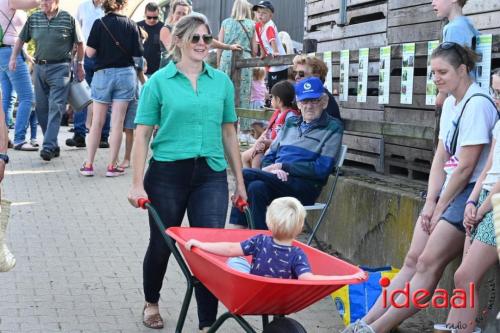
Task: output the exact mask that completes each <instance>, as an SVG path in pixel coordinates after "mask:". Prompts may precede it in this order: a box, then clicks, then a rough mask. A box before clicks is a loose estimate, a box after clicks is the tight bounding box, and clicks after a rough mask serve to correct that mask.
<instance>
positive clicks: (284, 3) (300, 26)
mask: <svg viewBox="0 0 500 333" xmlns="http://www.w3.org/2000/svg"><path fill="white" fill-rule="evenodd" d="M233 2H234V1H233V0H193V9H194V10H195V11H198V12H200V13H203V14H205V15H206V16H207V18H208V20H209V22H210V25H211V28H212V30H213V31H214V33H215V34H217V33H218V32H219V29H220V24H221V22H222V21H223V20H224V19H225V18H227V17H229V16H230V15H231V9H232V8H233ZM249 2H250V3H253V4H256V3H258V2H259V1H258V0H249ZM272 2H273V5H274V7H275V15H274V17H273V20H274V22H275V23H276V25H277V26H278V29H279V31H282V30H284V31H286V32H288V33H289V34H290V36H291V37H292V39H293V40H295V41H298V42H302V39H303V38H304V6H305V1H304V0H273V1H272Z"/></svg>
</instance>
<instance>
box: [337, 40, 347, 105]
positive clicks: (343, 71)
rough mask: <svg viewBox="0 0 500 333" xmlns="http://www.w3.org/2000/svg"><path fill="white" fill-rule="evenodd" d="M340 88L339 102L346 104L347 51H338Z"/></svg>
mask: <svg viewBox="0 0 500 333" xmlns="http://www.w3.org/2000/svg"><path fill="white" fill-rule="evenodd" d="M339 83H340V88H339V100H340V101H343V102H346V101H347V99H348V98H349V50H342V51H340V82H339Z"/></svg>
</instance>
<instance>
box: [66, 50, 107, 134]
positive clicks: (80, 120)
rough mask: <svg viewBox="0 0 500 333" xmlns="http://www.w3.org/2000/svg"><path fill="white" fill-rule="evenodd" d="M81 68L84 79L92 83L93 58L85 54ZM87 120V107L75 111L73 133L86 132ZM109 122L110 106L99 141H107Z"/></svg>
mask: <svg viewBox="0 0 500 333" xmlns="http://www.w3.org/2000/svg"><path fill="white" fill-rule="evenodd" d="M83 68H84V69H85V81H87V83H88V84H89V86H90V84H91V83H92V79H93V78H94V68H95V60H94V58H89V57H87V56H85V60H84V63H83ZM86 121H87V108H85V109H83V110H81V111H78V112H75V113H74V115H73V125H74V127H75V135H76V136H83V137H85V135H86V134H87V127H86V126H85V122H86ZM110 122H111V108H110V109H109V110H108V113H107V114H106V121H105V122H104V126H103V127H102V133H101V141H108V137H109V130H110V128H111V126H110Z"/></svg>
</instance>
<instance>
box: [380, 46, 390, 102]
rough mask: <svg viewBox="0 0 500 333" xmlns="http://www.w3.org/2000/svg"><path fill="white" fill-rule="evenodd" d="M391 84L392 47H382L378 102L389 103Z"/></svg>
mask: <svg viewBox="0 0 500 333" xmlns="http://www.w3.org/2000/svg"><path fill="white" fill-rule="evenodd" d="M390 84H391V47H390V46H384V47H381V48H380V63H379V71H378V103H379V104H388V103H389V90H390V87H391V86H390Z"/></svg>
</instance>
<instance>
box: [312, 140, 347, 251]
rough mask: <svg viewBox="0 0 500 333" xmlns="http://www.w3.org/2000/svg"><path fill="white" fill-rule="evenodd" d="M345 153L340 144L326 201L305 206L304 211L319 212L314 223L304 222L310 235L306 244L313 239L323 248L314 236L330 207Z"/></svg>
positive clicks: (345, 148)
mask: <svg viewBox="0 0 500 333" xmlns="http://www.w3.org/2000/svg"><path fill="white" fill-rule="evenodd" d="M346 154H347V145H342V147H341V148H340V152H339V158H338V160H337V165H335V168H334V169H333V172H332V174H334V175H335V179H334V180H333V182H332V184H331V186H330V188H329V189H328V196H327V198H326V202H321V203H320V202H317V203H315V204H314V205H311V206H305V209H306V211H314V210H320V211H321V213H320V215H319V218H318V220H317V221H316V223H315V224H314V225H313V227H312V228H311V226H310V225H309V223H307V221H306V223H305V226H306V229H308V231H309V233H310V235H309V238H308V239H307V245H311V243H312V241H313V240H314V241H315V242H316V244H317V245H318V249H320V250H323V248H322V246H321V243H320V242H319V241H318V239H317V238H316V232H317V231H318V229H319V227H320V226H321V224H322V223H323V220H324V219H325V216H326V212H327V210H328V207H330V203H331V202H332V198H333V194H334V193H335V187H336V186H337V181H338V179H339V174H340V169H341V168H342V165H343V164H344V159H345V156H346Z"/></svg>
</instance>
